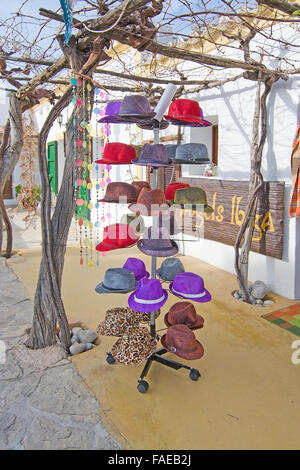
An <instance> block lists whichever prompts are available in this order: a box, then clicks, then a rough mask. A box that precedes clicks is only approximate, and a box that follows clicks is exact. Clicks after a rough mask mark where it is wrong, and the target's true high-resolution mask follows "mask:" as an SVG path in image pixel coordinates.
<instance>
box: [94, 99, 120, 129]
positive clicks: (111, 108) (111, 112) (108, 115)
mask: <svg viewBox="0 0 300 470" xmlns="http://www.w3.org/2000/svg"><path fill="white" fill-rule="evenodd" d="M121 104H122V101H110V102H109V103H107V105H106V108H105V116H104V117H103V118H101V119H99V121H98V122H100V123H103V124H106V123H108V124H109V123H110V124H121V119H120V118H119V117H118V116H117V115H118V113H119V111H120V107H121Z"/></svg>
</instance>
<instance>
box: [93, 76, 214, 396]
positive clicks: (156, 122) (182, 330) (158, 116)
mask: <svg viewBox="0 0 300 470" xmlns="http://www.w3.org/2000/svg"><path fill="white" fill-rule="evenodd" d="M175 91H176V87H175V85H173V84H169V85H168V86H167V88H166V90H165V91H164V93H163V95H162V97H161V99H160V101H159V103H158V105H157V107H156V108H155V116H152V117H151V118H149V122H148V121H147V127H145V128H146V129H152V130H153V134H154V135H153V141H154V145H157V144H159V141H160V135H159V133H160V128H162V129H163V128H166V121H165V120H163V119H162V118H163V114H164V112H165V111H166V109H167V107H168V105H169V104H170V102H171V100H172V98H173V96H174V94H175ZM196 111H197V110H196ZM128 114H130V113H128ZM173 117H174V116H172V120H171V119H170V120H171V122H172V124H174V125H181V124H182V121H178V122H177V121H176V120H173ZM121 119H122V117H121ZM198 119H199V118H198ZM201 119H203V116H201ZM125 121H126V123H129V124H130V123H131V122H130V119H128V117H127V116H126V115H125V120H124V117H123V122H125ZM193 121H194V116H192V118H191V121H190V122H189V123H187V125H189V124H190V125H191V126H195V125H196V124H195V122H193ZM103 122H111V123H113V122H115V123H120V121H119V118H118V117H116V120H115V121H114V120H113V119H111V118H110V119H108V121H105V118H104V121H103ZM121 122H122V121H121ZM132 123H135V122H134V121H132ZM209 124H210V123H208V122H207V121H205V122H204V121H203V123H202V125H203V126H206V125H209ZM139 127H142V125H140V124H139ZM152 169H153V185H152V186H153V187H152V190H157V189H158V169H159V168H158V166H155V165H154V164H153V166H152ZM159 217H160V216H159V215H156V216H153V217H152V220H153V223H152V228H153V229H155V228H158V229H159ZM149 256H150V255H149ZM165 256H167V255H165ZM163 257H164V256H163ZM119 274H120V275H121V274H122V273H121V270H120V273H119ZM157 275H159V272H157V256H153V255H152V256H151V277H150V280H149V279H147V280H146V282H151V286H152V285H153V289H154V288H155V287H154V283H155V282H158V283H159V284H160V281H159V280H158V279H157ZM112 277H113V278H114V279H117V277H116V273H113V274H112ZM142 281H143V280H142ZM128 282H129V284H130V280H128ZM142 284H143V282H142ZM157 287H158V286H157ZM98 288H99V289H102V290H103V287H101V286H100V285H99V286H98ZM141 288H143V286H141ZM203 288H204V285H203ZM170 292H171V293H172V294H174V295H177V294H176V293H175V292H172V291H170ZM133 294H134V293H132V294H131V296H130V297H129V302H130V299H132V298H133ZM167 295H168V294H166V295H165V300H166V298H167ZM194 297H195V296H194ZM134 298H136V296H134ZM160 300H161V299H160ZM165 300H164V301H163V302H162V304H163V303H164V302H165ZM159 305H160V304H159ZM134 310H135V309H133V311H134ZM136 310H137V309H136ZM137 311H138V310H137ZM158 312H159V311H157V310H154V311H150V312H149V313H150V322H149V323H150V335H151V337H152V340H153V344H155V341H156V340H157V339H159V336H158V335H157V331H156V324H155V322H156V317H157V313H158ZM191 314H194V315H196V314H195V312H193V311H192V312H189V315H191ZM198 317H199V318H198ZM198 317H197V318H198V320H197V321H198V322H199V321H200V322H202V323H201V326H203V321H204V320H203V319H202V317H200V316H198ZM195 318H196V317H195ZM194 321H196V320H194ZM166 325H167V326H168V324H167V323H166ZM197 326H198V327H200V326H199V325H198V324H197ZM173 329H174V334H173V336H172V330H173ZM169 330H170V332H169V335H167V334H166V335H164V336H163V338H162V340H163V343H162V344H163V346H164V347H162V348H159V349H158V350H155V348H154V349H153V344H150V343H149V341H148V343H147V347H148V355H145V360H146V364H145V366H144V368H143V370H142V373H141V375H140V377H139V378H138V385H137V389H138V391H139V392H140V393H145V392H146V391H147V389H148V387H149V384H148V382H146V381H145V380H144V379H145V377H146V376H147V374H148V372H149V370H150V367H151V365H152V363H153V362H158V363H160V364H161V365H164V366H167V367H170V368H172V369H174V370H179V369H181V368H184V369H187V370H189V372H190V374H189V377H190V379H191V380H194V381H195V380H198V378H199V377H200V372H199V371H198V370H197V369H195V368H193V367H190V366H188V365H186V364H182V363H179V362H177V361H174V360H172V359H169V358H165V357H163V356H164V354H166V353H169V352H170V351H171V352H172V351H176V347H173V346H171V347H168V349H167V347H166V345H167V344H168V341H169V344H170V343H172V341H173V342H175V343H176V339H177V338H178V341H179V344H180V343H182V344H183V343H184V342H186V344H188V343H189V342H191V341H192V342H193V341H194V343H195V345H193V347H194V349H195V350H196V354H198V357H201V355H202V354H203V348H202V345H201V344H200V343H199V342H198V341H196V339H195V337H194V336H193V334H192V333H191V331H190V330H189V328H188V327H187V326H185V325H174V326H172V327H171V328H168V331H169ZM177 330H178V331H177ZM129 331H130V330H129ZM128 334H129V333H128ZM132 334H134V335H135V334H136V331H135V330H134V328H133V329H132ZM149 338H150V336H149ZM119 343H120V344H119V348H122V347H123V346H122V340H121V339H120V340H119ZM175 343H174V344H175ZM116 345H117V343H116V344H115V345H114V346H113V348H112V352H107V358H106V360H107V362H108V363H109V364H113V363H115V361H116V360H119V359H118V356H117V352H116V351H119V349H118V347H116ZM175 346H176V344H175ZM145 347H146V346H145ZM149 348H150V349H149ZM151 348H152V350H151ZM178 350H179V349H178ZM149 351H151V354H150V355H149ZM177 356H179V357H183V358H186V359H189V358H190V359H195V358H196V357H192V356H191V357H189V356H185V355H180V354H177ZM119 362H122V361H120V360H119ZM124 363H125V362H124Z"/></svg>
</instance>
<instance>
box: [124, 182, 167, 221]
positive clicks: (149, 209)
mask: <svg viewBox="0 0 300 470" xmlns="http://www.w3.org/2000/svg"><path fill="white" fill-rule="evenodd" d="M129 209H130V210H131V211H132V212H135V213H136V214H138V213H139V214H141V215H158V214H159V213H160V212H164V211H167V210H168V209H169V206H168V205H167V203H166V198H165V194H164V192H163V190H162V189H148V188H142V190H141V192H140V194H139V196H138V198H137V202H136V204H131V205H130V206H129Z"/></svg>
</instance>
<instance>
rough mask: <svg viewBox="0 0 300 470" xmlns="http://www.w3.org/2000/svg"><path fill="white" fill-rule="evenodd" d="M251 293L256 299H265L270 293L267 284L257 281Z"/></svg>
mask: <svg viewBox="0 0 300 470" xmlns="http://www.w3.org/2000/svg"><path fill="white" fill-rule="evenodd" d="M250 292H251V296H252V297H253V298H254V299H263V298H264V297H265V295H266V293H267V292H268V288H267V286H266V284H265V283H264V282H262V281H255V282H254V283H253V284H252V285H251V286H250Z"/></svg>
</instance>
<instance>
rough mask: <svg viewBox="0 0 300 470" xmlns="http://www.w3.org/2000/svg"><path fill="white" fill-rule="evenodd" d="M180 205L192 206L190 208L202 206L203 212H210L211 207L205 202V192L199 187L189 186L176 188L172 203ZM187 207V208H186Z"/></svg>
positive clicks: (211, 210)
mask: <svg viewBox="0 0 300 470" xmlns="http://www.w3.org/2000/svg"><path fill="white" fill-rule="evenodd" d="M173 204H177V205H179V206H181V207H182V208H183V209H184V208H185V207H184V206H186V205H188V206H192V207H191V209H193V210H195V209H196V206H198V205H202V206H204V212H206V213H211V212H213V211H214V210H213V208H212V207H211V206H209V205H208V204H207V199H206V192H205V191H204V190H203V189H201V188H196V187H193V186H190V187H189V188H182V189H177V191H176V193H175V196H174V203H173ZM187 209H189V208H187Z"/></svg>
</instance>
